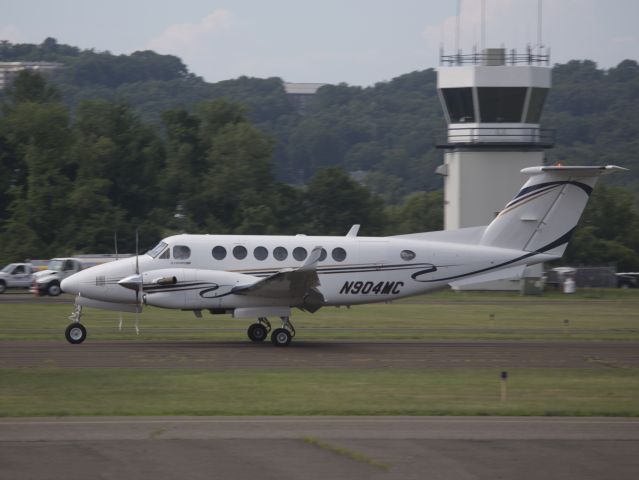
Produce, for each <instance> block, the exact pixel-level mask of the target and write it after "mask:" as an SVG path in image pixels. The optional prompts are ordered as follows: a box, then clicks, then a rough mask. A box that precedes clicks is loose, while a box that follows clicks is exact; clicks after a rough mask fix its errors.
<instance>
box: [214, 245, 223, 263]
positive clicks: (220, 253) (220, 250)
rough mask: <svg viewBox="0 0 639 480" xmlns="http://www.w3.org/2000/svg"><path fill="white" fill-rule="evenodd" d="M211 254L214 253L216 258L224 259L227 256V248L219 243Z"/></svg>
mask: <svg viewBox="0 0 639 480" xmlns="http://www.w3.org/2000/svg"><path fill="white" fill-rule="evenodd" d="M211 254H212V255H213V258H214V259H215V260H224V259H225V258H226V248H224V247H222V246H221V245H218V246H217V247H215V248H213V250H212V251H211Z"/></svg>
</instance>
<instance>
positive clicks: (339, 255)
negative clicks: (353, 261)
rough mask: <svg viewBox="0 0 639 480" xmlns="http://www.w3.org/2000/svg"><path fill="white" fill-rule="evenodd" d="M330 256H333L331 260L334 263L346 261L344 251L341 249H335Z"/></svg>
mask: <svg viewBox="0 0 639 480" xmlns="http://www.w3.org/2000/svg"><path fill="white" fill-rule="evenodd" d="M331 255H332V256H333V260H335V261H336V262H343V261H344V260H345V259H346V250H344V249H343V248H342V247H337V248H334V249H333V252H332V254H331Z"/></svg>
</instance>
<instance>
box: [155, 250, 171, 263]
mask: <svg viewBox="0 0 639 480" xmlns="http://www.w3.org/2000/svg"><path fill="white" fill-rule="evenodd" d="M170 257H171V249H170V248H167V249H166V250H164V251H163V252H162V255H160V256H159V257H158V258H160V259H162V260H168V259H169V258H170Z"/></svg>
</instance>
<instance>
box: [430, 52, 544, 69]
mask: <svg viewBox="0 0 639 480" xmlns="http://www.w3.org/2000/svg"><path fill="white" fill-rule="evenodd" d="M439 64H440V65H441V66H448V67H452V66H464V65H486V66H496V65H546V66H548V65H550V48H547V49H546V50H543V51H541V52H539V53H534V52H533V49H532V47H528V48H526V52H525V53H518V52H517V50H514V49H513V50H509V51H506V49H504V48H489V49H485V50H483V51H481V52H477V51H475V52H473V53H462V52H461V50H460V51H459V52H457V53H456V54H453V55H444V52H443V50H441V49H440V52H439Z"/></svg>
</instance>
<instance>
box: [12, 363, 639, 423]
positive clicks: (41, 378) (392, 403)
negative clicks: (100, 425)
mask: <svg viewBox="0 0 639 480" xmlns="http://www.w3.org/2000/svg"><path fill="white" fill-rule="evenodd" d="M638 374H639V369H636V368H616V369H601V370H598V369H572V370H571V369H512V370H510V371H509V379H508V397H507V400H506V401H505V402H502V401H500V380H499V371H498V370H494V369H472V370H471V369H447V370H434V369H428V370H417V369H407V370H392V371H387V370H381V369H380V370H339V371H326V370H312V369H309V370H301V371H300V370H293V369H290V370H289V369H282V370H270V371H264V370H251V369H246V370H235V371H226V372H220V371H202V370H153V369H151V370H141V369H30V370H27V369H0V416H4V417H16V416H69V415H83V416H87V415H89V416H92V415H97V416H101V415H579V416H587V415H603V416H639V401H638V399H639V375H638Z"/></svg>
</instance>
